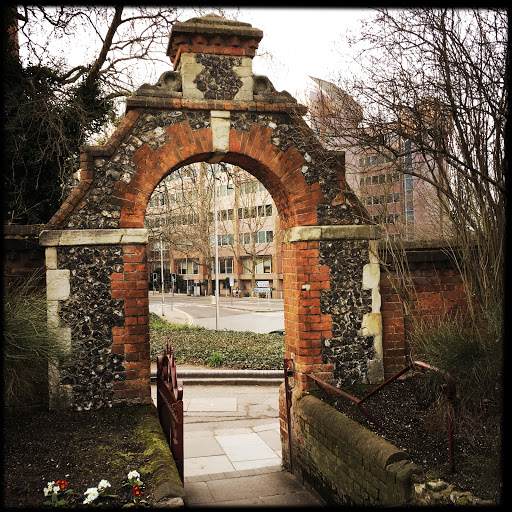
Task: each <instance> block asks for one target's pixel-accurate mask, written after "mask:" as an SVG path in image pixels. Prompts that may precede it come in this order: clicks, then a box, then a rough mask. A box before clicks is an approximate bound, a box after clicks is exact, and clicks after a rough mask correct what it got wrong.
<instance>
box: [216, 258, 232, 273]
mask: <svg viewBox="0 0 512 512" xmlns="http://www.w3.org/2000/svg"><path fill="white" fill-rule="evenodd" d="M213 268H215V262H214V263H213ZM232 273H233V259H232V258H222V259H219V274H232Z"/></svg>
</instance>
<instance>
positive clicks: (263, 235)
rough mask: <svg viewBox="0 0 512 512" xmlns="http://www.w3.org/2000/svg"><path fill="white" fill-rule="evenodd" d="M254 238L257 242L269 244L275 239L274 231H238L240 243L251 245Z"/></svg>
mask: <svg viewBox="0 0 512 512" xmlns="http://www.w3.org/2000/svg"><path fill="white" fill-rule="evenodd" d="M252 240H254V243H256V244H267V243H271V242H273V241H274V232H273V231H258V232H257V233H238V243H239V244H241V245H249V244H251V243H252Z"/></svg>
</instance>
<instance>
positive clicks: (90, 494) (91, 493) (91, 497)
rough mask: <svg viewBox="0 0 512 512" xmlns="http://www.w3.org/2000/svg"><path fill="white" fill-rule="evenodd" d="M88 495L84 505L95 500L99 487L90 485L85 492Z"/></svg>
mask: <svg viewBox="0 0 512 512" xmlns="http://www.w3.org/2000/svg"><path fill="white" fill-rule="evenodd" d="M84 494H85V495H86V498H85V501H84V505H88V504H89V503H91V502H93V501H94V500H95V499H96V498H97V497H98V496H99V493H98V488H97V487H89V489H87V491H85V492H84Z"/></svg>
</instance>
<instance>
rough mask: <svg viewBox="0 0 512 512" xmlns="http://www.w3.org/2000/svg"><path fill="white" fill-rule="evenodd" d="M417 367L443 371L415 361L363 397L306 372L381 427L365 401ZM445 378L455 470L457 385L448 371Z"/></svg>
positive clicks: (319, 385)
mask: <svg viewBox="0 0 512 512" xmlns="http://www.w3.org/2000/svg"><path fill="white" fill-rule="evenodd" d="M413 367H417V368H418V369H419V370H420V371H422V372H423V371H425V370H433V371H436V372H440V373H442V372H441V370H439V369H438V368H436V367H435V366H431V365H429V364H427V363H423V362H422V361H413V362H412V363H409V364H408V365H407V366H405V367H404V368H402V369H401V370H400V371H399V372H397V373H395V374H394V375H392V376H391V377H390V378H389V379H387V380H386V381H385V382H383V383H382V384H380V385H379V386H377V387H376V388H374V389H372V390H371V391H370V392H369V393H368V394H366V395H365V396H364V397H363V398H357V397H355V396H353V395H351V394H350V393H347V392H346V391H343V390H341V389H338V388H336V387H335V386H332V385H331V384H329V383H328V382H325V381H323V380H321V379H319V378H318V377H316V376H315V375H312V374H310V373H306V377H309V378H310V379H312V380H313V381H314V382H315V383H316V385H317V386H318V387H319V388H320V389H322V391H324V392H325V393H326V394H327V395H329V396H331V393H330V391H334V392H335V393H337V394H339V395H342V396H344V397H345V398H348V399H349V400H351V401H352V402H354V403H355V405H356V407H357V408H358V410H359V411H360V412H361V413H362V414H364V415H365V416H366V417H367V418H368V419H369V420H370V421H371V422H372V423H374V424H375V425H377V426H378V427H381V425H380V424H379V422H378V421H376V420H375V419H374V418H373V417H372V416H371V414H370V413H368V411H367V410H366V409H365V408H364V407H363V405H362V404H363V402H364V401H365V400H367V399H368V398H370V397H371V396H373V395H375V394H376V393H377V392H379V391H380V390H381V389H382V388H384V387H385V386H387V385H388V384H390V383H391V382H393V381H394V380H396V379H397V378H398V377H400V375H403V374H404V373H406V372H408V371H409V370H410V369H411V368H413ZM444 379H445V382H446V396H447V399H448V407H447V417H448V459H449V465H450V470H451V471H452V472H453V471H455V461H454V444H455V442H454V439H453V430H454V428H453V427H454V420H455V413H454V410H453V400H454V399H455V396H456V385H455V381H454V379H453V377H452V376H451V375H450V374H449V373H448V372H446V373H445V374H444Z"/></svg>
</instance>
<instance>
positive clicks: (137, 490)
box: [132, 485, 142, 498]
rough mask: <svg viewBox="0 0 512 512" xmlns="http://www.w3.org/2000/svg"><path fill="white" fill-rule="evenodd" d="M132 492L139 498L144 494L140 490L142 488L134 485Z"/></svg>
mask: <svg viewBox="0 0 512 512" xmlns="http://www.w3.org/2000/svg"><path fill="white" fill-rule="evenodd" d="M132 491H133V495H134V496H135V497H136V498H138V497H139V496H140V495H141V494H142V491H141V490H140V487H139V486H138V485H134V486H133V487H132Z"/></svg>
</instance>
